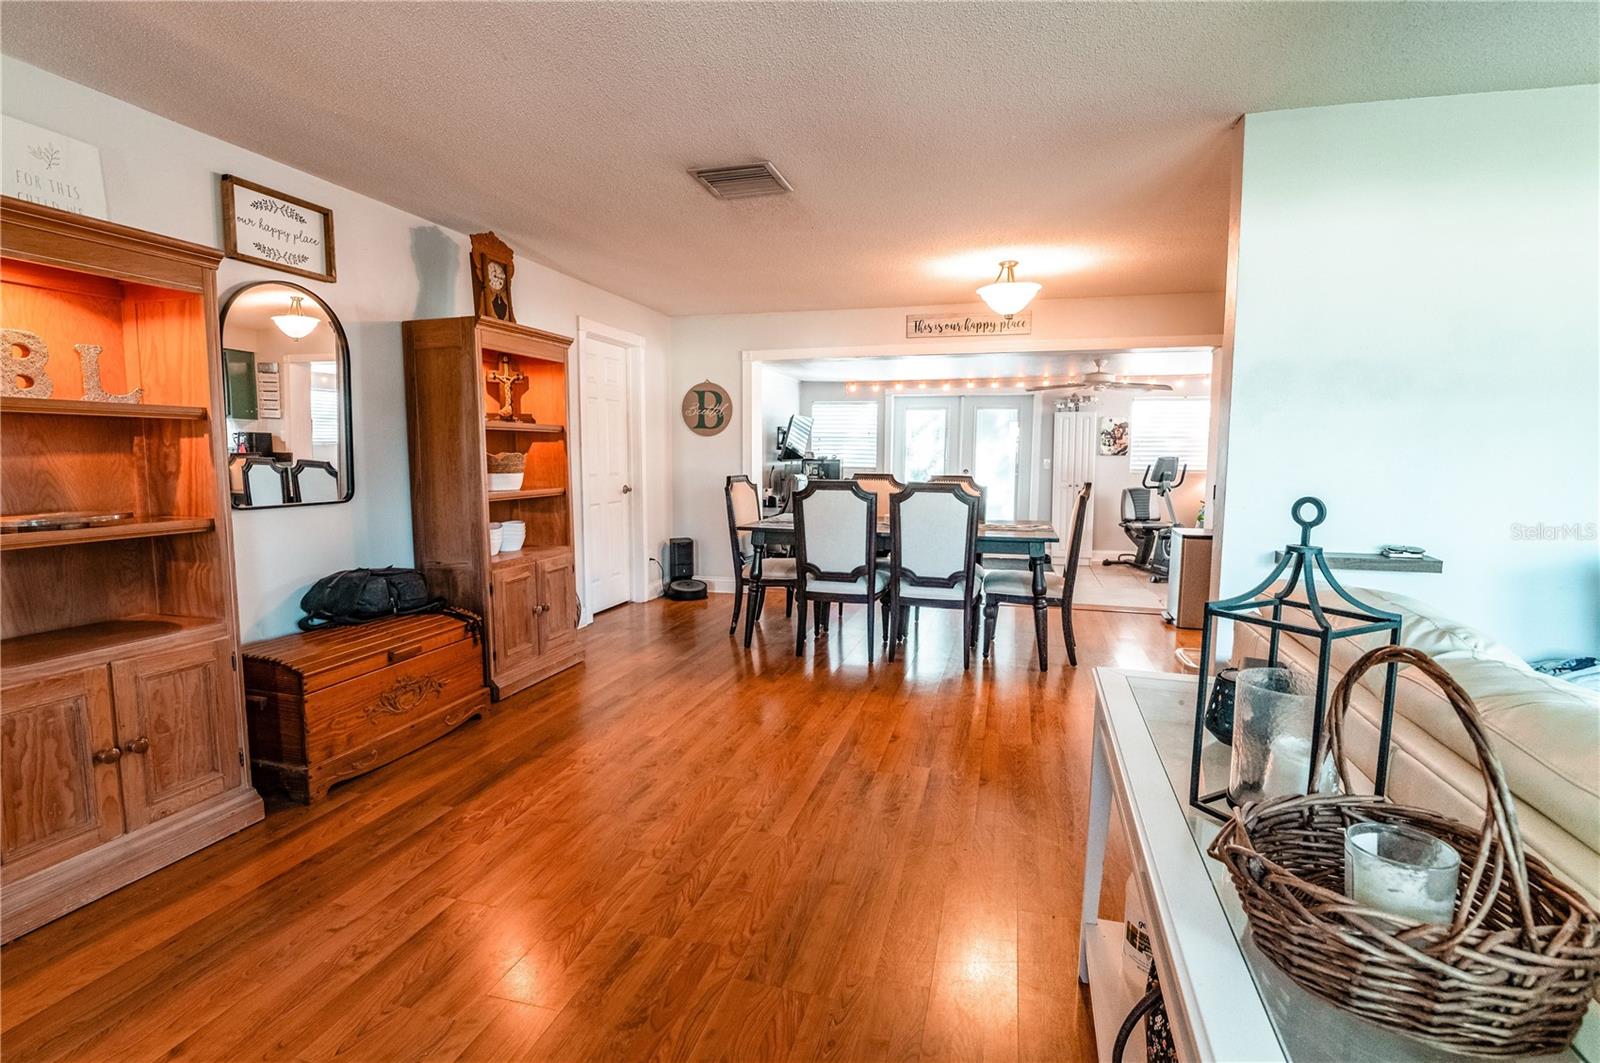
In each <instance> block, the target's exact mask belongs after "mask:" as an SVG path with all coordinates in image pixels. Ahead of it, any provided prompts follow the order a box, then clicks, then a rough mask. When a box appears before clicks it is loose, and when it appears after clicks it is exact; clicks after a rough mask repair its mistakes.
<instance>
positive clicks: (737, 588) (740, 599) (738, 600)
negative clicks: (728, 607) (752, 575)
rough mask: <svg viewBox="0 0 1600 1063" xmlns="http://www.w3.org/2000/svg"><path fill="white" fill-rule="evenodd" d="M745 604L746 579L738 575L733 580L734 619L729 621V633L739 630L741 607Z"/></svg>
mask: <svg viewBox="0 0 1600 1063" xmlns="http://www.w3.org/2000/svg"><path fill="white" fill-rule="evenodd" d="M743 604H744V580H742V579H739V578H738V577H737V576H735V577H734V580H733V619H732V620H730V621H728V634H730V635H731V634H733V633H734V632H735V631H738V630H739V607H740V606H741V605H743Z"/></svg>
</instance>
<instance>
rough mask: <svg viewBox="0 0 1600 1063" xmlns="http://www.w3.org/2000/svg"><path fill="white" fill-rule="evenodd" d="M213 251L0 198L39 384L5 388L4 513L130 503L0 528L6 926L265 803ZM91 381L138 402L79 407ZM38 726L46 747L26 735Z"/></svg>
mask: <svg viewBox="0 0 1600 1063" xmlns="http://www.w3.org/2000/svg"><path fill="white" fill-rule="evenodd" d="M220 259H221V255H220V253H219V252H217V251H216V250H214V249H212V248H208V247H201V246H199V245H197V244H191V243H187V242H184V241H181V240H174V239H172V238H170V237H165V236H160V235H157V234H154V233H147V232H142V231H140V230H137V229H131V228H127V227H125V226H121V225H114V224H111V223H109V222H103V221H99V220H96V219H93V218H85V217H82V216H80V215H76V214H68V213H65V212H63V211H57V210H52V209H50V208H48V207H41V206H37V205H35V204H31V203H25V202H22V201H20V200H15V199H11V198H3V199H0V320H3V321H4V323H5V325H6V327H7V328H11V329H19V330H22V331H24V332H29V333H33V334H34V335H36V336H37V337H38V339H39V342H40V343H42V344H43V345H44V346H45V347H46V348H47V349H48V351H49V360H48V361H47V362H46V363H45V367H44V368H45V371H46V372H47V373H48V375H49V377H50V380H51V385H52V389H53V390H52V394H51V395H50V396H48V397H35V396H21V397H18V396H5V397H0V514H8V515H16V514H27V513H45V512H57V511H86V512H90V513H121V512H127V513H132V514H133V515H134V516H133V518H132V519H131V520H128V521H126V522H123V523H119V524H109V525H103V526H99V527H87V528H64V529H58V530H50V531H37V532H14V533H7V534H3V535H0V729H3V732H4V735H3V737H4V741H3V742H0V777H4V778H6V779H7V780H8V782H7V784H6V785H5V786H4V787H0V802H3V804H4V808H3V813H4V815H3V818H4V822H5V832H4V834H3V836H0V865H3V868H0V870H3V874H4V881H5V899H6V903H5V906H4V908H3V909H0V939H3V940H10V939H11V938H13V937H16V936H17V935H18V934H21V933H25V932H27V931H28V930H31V929H33V928H34V927H36V926H38V925H40V924H41V923H44V922H47V921H49V920H51V919H54V918H56V917H57V916H60V915H63V914H65V913H66V912H69V911H71V910H72V909H73V908H76V907H78V906H80V905H82V904H85V903H87V902H88V901H91V900H93V899H94V898H96V897H99V896H102V895H104V894H106V893H109V892H111V891H112V890H115V889H117V888H119V887H121V886H124V885H126V884H127V883H129V882H131V881H133V880H134V879H136V878H139V877H141V876H143V875H147V874H149V873H150V872H152V871H154V870H156V869H157V868H159V867H162V866H163V865H165V864H168V863H171V862H172V861H174V860H178V859H181V858H182V857H184V856H187V855H188V854H189V853H192V852H194V851H195V850H197V849H200V848H202V847H204V846H206V845H209V844H210V843H212V842H214V841H216V840H217V839H219V838H222V837H224V836H226V835H228V834H231V833H233V832H234V831H237V830H239V829H241V828H242V827H245V826H247V825H249V824H250V823H253V822H255V821H256V820H259V819H260V818H261V815H262V806H261V798H260V797H259V796H258V795H257V794H256V792H255V791H254V790H253V789H251V787H250V781H249V777H248V774H247V772H246V769H245V767H244V763H245V760H246V758H245V730H244V714H243V711H242V705H243V691H242V689H241V687H240V683H239V677H238V673H237V671H236V670H235V668H236V664H235V660H236V654H237V650H238V619H237V616H236V612H235V605H234V601H235V597H234V595H235V591H234V572H233V544H232V528H231V525H230V510H229V507H228V482H227V469H226V465H225V464H224V460H225V459H224V446H223V439H222V437H221V431H222V427H223V422H222V420H221V418H220V417H218V416H216V415H215V411H217V410H219V409H220V408H221V400H222V395H221V384H222V381H221V351H220V350H219V349H218V340H217V326H216V317H217V292H216V269H217V263H218V261H219V260H220ZM79 344H91V345H94V346H98V347H100V348H101V355H100V372H101V378H100V384H101V387H102V388H103V389H104V390H105V391H106V392H109V393H111V394H123V393H127V392H130V391H132V390H133V389H135V388H141V389H143V394H142V401H141V402H138V403H128V402H93V401H89V400H87V399H85V398H84V395H85V392H86V386H85V382H84V380H83V374H82V370H81V364H80V362H79V359H78V357H77V356H76V355H75V353H74V347H75V346H77V345H79ZM43 736H52V737H50V738H49V739H48V741H49V743H50V746H49V748H50V753H49V756H47V757H43V758H41V757H40V756H39V755H38V753H37V750H38V749H39V748H40V745H39V743H40V741H42V740H44V739H43Z"/></svg>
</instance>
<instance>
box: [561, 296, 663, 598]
mask: <svg viewBox="0 0 1600 1063" xmlns="http://www.w3.org/2000/svg"><path fill="white" fill-rule="evenodd" d="M590 338H593V339H598V340H604V341H606V342H608V343H611V344H615V345H616V346H619V347H624V348H626V349H627V358H626V361H627V390H628V413H627V419H628V484H629V486H631V487H632V488H633V490H632V492H631V493H630V494H629V495H628V500H629V501H628V548H629V549H628V553H629V555H630V556H629V558H628V598H629V600H630V601H635V602H642V601H646V600H647V599H649V598H650V597H652V595H651V594H650V592H649V590H648V570H649V565H650V556H651V551H650V546H649V543H648V541H647V538H646V531H645V523H646V521H645V517H646V514H648V513H649V512H650V506H649V483H650V478H649V458H648V453H647V451H646V450H645V445H644V439H645V424H644V412H645V411H644V355H645V341H644V337H642V336H638V335H635V334H634V333H632V332H627V331H624V330H623V329H619V328H614V327H612V326H610V325H606V324H603V323H601V322H599V321H595V320H594V319H593V318H586V317H580V318H578V334H577V337H576V338H575V339H574V340H573V344H572V356H573V359H574V361H575V362H576V363H578V364H575V365H574V366H573V370H574V371H573V372H570V373H568V374H567V376H568V379H569V380H571V381H572V391H573V394H572V395H571V397H570V402H569V403H568V405H569V408H570V409H572V410H573V411H575V412H576V413H577V417H576V418H574V421H575V422H576V423H575V424H574V425H572V427H571V429H570V430H569V432H568V437H567V446H568V449H569V455H568V463H569V465H570V466H571V470H570V475H571V483H572V492H573V499H572V510H573V514H572V519H573V530H572V531H573V542H574V543H575V544H576V545H577V550H576V555H577V557H576V560H577V582H578V586H579V587H581V588H582V594H583V613H582V616H581V617H580V618H579V626H583V625H586V624H590V623H593V621H594V613H593V612H592V611H591V610H590V608H589V564H588V554H589V543H588V538H587V529H585V527H584V521H583V512H584V507H583V448H582V447H581V446H579V441H580V440H581V439H582V438H583V423H582V410H583V393H582V379H583V373H582V371H581V369H582V366H581V363H582V359H583V352H584V345H585V343H586V342H587V341H588V340H589V339H590Z"/></svg>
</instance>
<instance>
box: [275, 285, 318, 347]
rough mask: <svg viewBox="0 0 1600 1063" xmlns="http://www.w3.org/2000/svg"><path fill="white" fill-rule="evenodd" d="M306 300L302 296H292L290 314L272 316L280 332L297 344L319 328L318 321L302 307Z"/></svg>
mask: <svg viewBox="0 0 1600 1063" xmlns="http://www.w3.org/2000/svg"><path fill="white" fill-rule="evenodd" d="M304 298H305V297H304V296H301V295H294V296H290V298H289V312H288V313H287V314H273V315H272V323H273V324H274V325H277V326H278V329H279V331H281V332H282V333H283V334H284V335H285V336H288V337H289V338H290V339H292V340H294V341H296V342H299V341H300V340H303V339H305V338H306V337H307V336H309V335H311V333H313V332H314V331H316V328H317V319H316V318H314V317H312V316H311V315H310V314H308V313H306V312H305V308H304V307H302V306H301V305H300V303H301V301H302V300H303V299H304Z"/></svg>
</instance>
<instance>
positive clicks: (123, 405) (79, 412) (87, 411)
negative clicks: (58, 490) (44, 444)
mask: <svg viewBox="0 0 1600 1063" xmlns="http://www.w3.org/2000/svg"><path fill="white" fill-rule="evenodd" d="M0 413H38V414H52V415H54V416H57V417H133V418H139V419H143V420H151V421H203V420H205V419H206V417H207V411H206V408H205V407H204V406H163V405H158V404H155V403H143V402H90V401H88V400H87V399H30V398H25V397H17V396H7V397H4V398H0Z"/></svg>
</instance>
